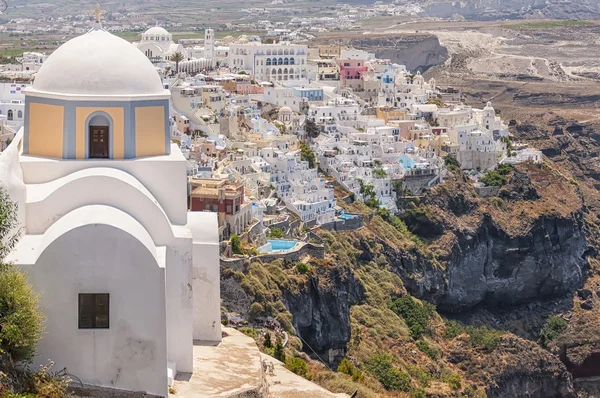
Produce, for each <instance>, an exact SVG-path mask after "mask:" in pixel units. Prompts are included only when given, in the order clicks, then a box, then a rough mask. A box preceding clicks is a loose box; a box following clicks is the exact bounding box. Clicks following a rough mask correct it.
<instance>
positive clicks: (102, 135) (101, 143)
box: [85, 111, 113, 159]
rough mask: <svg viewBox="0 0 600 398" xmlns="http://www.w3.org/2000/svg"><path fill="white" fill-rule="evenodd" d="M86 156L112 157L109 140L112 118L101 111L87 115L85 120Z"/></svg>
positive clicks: (92, 157) (111, 136)
mask: <svg viewBox="0 0 600 398" xmlns="http://www.w3.org/2000/svg"><path fill="white" fill-rule="evenodd" d="M85 124H86V131H87V136H86V158H87V159H109V158H112V147H111V145H110V144H111V142H112V139H113V123H112V118H111V117H110V116H109V115H108V114H106V113H104V112H101V111H98V112H94V113H92V114H91V115H90V116H88V118H87V120H86V122H85Z"/></svg>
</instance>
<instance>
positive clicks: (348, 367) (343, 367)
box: [337, 358, 354, 375]
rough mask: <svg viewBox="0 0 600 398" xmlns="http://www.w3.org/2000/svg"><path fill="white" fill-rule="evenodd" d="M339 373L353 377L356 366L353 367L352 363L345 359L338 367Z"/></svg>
mask: <svg viewBox="0 0 600 398" xmlns="http://www.w3.org/2000/svg"><path fill="white" fill-rule="evenodd" d="M337 371H338V372H340V373H345V374H347V375H352V372H354V365H352V362H350V361H349V360H347V359H346V358H344V359H342V361H341V362H340V364H339V365H338V368H337Z"/></svg>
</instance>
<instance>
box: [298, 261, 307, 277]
mask: <svg viewBox="0 0 600 398" xmlns="http://www.w3.org/2000/svg"><path fill="white" fill-rule="evenodd" d="M296 272H298V273H299V274H300V275H305V274H308V273H309V272H310V267H309V266H308V265H306V264H305V263H298V264H296Z"/></svg>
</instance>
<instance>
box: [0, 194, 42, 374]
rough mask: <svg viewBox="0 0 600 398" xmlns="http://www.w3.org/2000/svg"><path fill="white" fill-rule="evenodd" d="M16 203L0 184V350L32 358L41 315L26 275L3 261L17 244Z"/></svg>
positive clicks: (20, 358)
mask: <svg viewBox="0 0 600 398" xmlns="http://www.w3.org/2000/svg"><path fill="white" fill-rule="evenodd" d="M17 226H18V221H17V206H16V204H15V203H13V202H12V201H11V200H10V198H9V196H8V194H7V193H6V192H5V191H4V190H2V189H1V188H0V352H2V351H4V352H5V353H6V354H8V355H9V356H10V358H11V359H12V360H13V361H16V362H28V361H30V360H32V359H33V356H34V354H35V348H36V346H37V343H38V341H39V339H40V337H41V335H42V329H43V323H44V319H43V316H42V314H41V312H40V311H39V308H38V301H39V297H38V296H37V295H36V294H35V292H34V291H33V288H32V287H31V285H29V283H28V281H27V277H26V276H25V274H23V273H22V272H21V271H20V270H19V269H17V268H16V267H14V266H13V265H12V264H8V263H6V262H5V261H4V259H5V258H6V256H7V255H8V254H9V253H10V251H11V250H12V249H13V248H14V246H15V245H16V244H17V241H18V239H19V231H18V230H17Z"/></svg>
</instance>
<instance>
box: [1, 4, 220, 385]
mask: <svg viewBox="0 0 600 398" xmlns="http://www.w3.org/2000/svg"><path fill="white" fill-rule="evenodd" d="M99 21H100V14H99V9H97V12H96V23H95V24H94V28H93V29H92V30H90V31H89V32H88V33H86V34H84V35H82V36H79V37H76V38H74V39H72V40H70V41H68V42H67V43H65V44H64V45H63V46H61V47H60V48H59V49H57V50H56V51H55V52H54V53H53V54H52V55H50V56H49V57H48V59H47V60H46V61H45V62H44V64H43V65H42V67H41V68H40V70H39V72H38V74H37V76H36V78H35V81H34V83H33V85H32V87H30V88H28V89H26V90H25V116H24V126H23V128H21V130H20V131H19V132H18V134H17V135H16V136H15V139H14V140H13V141H12V143H11V144H10V145H9V146H8V148H7V149H6V150H5V151H4V152H2V153H0V187H2V188H3V189H5V190H7V191H8V193H9V195H10V196H11V198H12V199H13V200H14V201H15V202H17V203H18V208H19V214H18V216H19V220H20V223H21V226H22V227H23V234H22V237H21V239H20V241H19V244H18V246H17V247H16V248H15V249H14V251H13V252H12V253H11V255H10V257H9V259H8V260H9V261H12V262H13V263H15V264H16V265H18V266H19V267H20V268H21V269H23V270H25V271H26V272H27V274H28V275H29V277H30V280H31V283H32V284H33V286H34V288H35V290H36V291H37V292H38V293H39V294H40V296H41V301H40V305H41V307H42V311H43V312H44V313H45V315H46V317H47V320H46V327H45V334H44V336H43V338H42V340H41V342H40V344H39V346H38V356H37V357H36V363H35V364H34V366H37V364H46V363H47V362H48V360H49V359H50V360H52V361H54V362H55V367H54V369H62V368H66V369H67V370H68V372H69V373H71V374H73V375H75V376H77V377H78V378H80V379H81V380H82V381H83V382H84V383H86V384H91V385H97V386H105V387H112V388H117V389H122V390H132V391H145V392H148V393H150V394H156V395H160V396H167V395H168V386H169V383H170V382H172V379H173V377H174V376H175V374H176V373H177V372H186V373H192V372H193V341H194V340H203V341H212V342H216V341H220V339H221V324H220V294H219V246H218V225H217V217H216V214H215V213H203V212H193V213H191V212H188V211H187V180H186V160H185V158H184V157H183V155H182V153H181V152H180V150H179V147H178V146H177V145H175V144H172V143H171V141H170V134H169V100H170V92H169V91H168V90H165V89H164V88H163V84H162V82H161V79H160V78H159V75H158V74H157V72H156V70H155V68H154V66H153V65H152V63H151V62H150V61H149V60H148V58H147V57H146V56H145V55H144V53H143V52H141V51H139V50H138V49H137V48H136V47H135V46H132V45H131V44H130V43H128V42H127V41H125V40H123V39H120V38H118V37H116V36H114V35H112V34H110V33H108V32H107V31H105V30H103V29H102V27H101V25H100V23H99ZM146 33H148V32H146ZM148 34H149V33H148Z"/></svg>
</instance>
